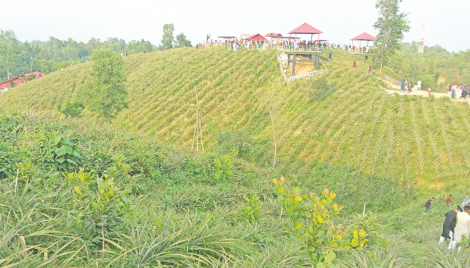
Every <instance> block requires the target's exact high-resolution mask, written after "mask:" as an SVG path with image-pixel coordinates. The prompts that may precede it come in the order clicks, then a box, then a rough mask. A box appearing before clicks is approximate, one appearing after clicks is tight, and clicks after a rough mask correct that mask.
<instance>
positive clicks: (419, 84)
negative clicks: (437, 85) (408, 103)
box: [417, 79, 421, 90]
mask: <svg viewBox="0 0 470 268" xmlns="http://www.w3.org/2000/svg"><path fill="white" fill-rule="evenodd" d="M417 89H418V90H421V79H419V80H418V88H417Z"/></svg>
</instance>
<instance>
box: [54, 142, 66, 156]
mask: <svg viewBox="0 0 470 268" xmlns="http://www.w3.org/2000/svg"><path fill="white" fill-rule="evenodd" d="M55 153H56V154H57V157H61V156H63V155H64V154H66V153H67V149H66V146H65V145H64V146H62V147H60V148H59V149H57V150H55Z"/></svg>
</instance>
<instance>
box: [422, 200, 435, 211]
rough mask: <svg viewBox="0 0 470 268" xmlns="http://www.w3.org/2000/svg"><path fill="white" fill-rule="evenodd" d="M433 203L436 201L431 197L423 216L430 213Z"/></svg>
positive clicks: (425, 205)
mask: <svg viewBox="0 0 470 268" xmlns="http://www.w3.org/2000/svg"><path fill="white" fill-rule="evenodd" d="M432 201H434V197H431V199H429V200H428V202H426V204H424V207H425V208H426V211H425V212H423V214H426V212H428V211H429V210H430V209H431V204H432Z"/></svg>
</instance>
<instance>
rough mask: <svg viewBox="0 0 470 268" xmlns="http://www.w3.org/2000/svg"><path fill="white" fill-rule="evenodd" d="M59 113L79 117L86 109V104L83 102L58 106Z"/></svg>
mask: <svg viewBox="0 0 470 268" xmlns="http://www.w3.org/2000/svg"><path fill="white" fill-rule="evenodd" d="M58 108H59V111H60V112H61V113H63V114H65V115H66V116H70V117H79V116H80V114H81V113H82V111H83V110H84V109H85V104H84V103H83V102H81V101H75V102H69V101H67V103H66V104H65V106H64V107H61V106H60V105H59V106H58Z"/></svg>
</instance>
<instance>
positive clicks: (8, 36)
mask: <svg viewBox="0 0 470 268" xmlns="http://www.w3.org/2000/svg"><path fill="white" fill-rule="evenodd" d="M0 42H1V43H2V44H3V46H5V50H6V51H5V60H6V67H7V76H8V79H10V67H11V62H12V60H11V58H12V54H13V53H14V52H15V48H16V47H17V46H18V39H17V38H16V33H15V31H13V30H8V31H3V30H0Z"/></svg>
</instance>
